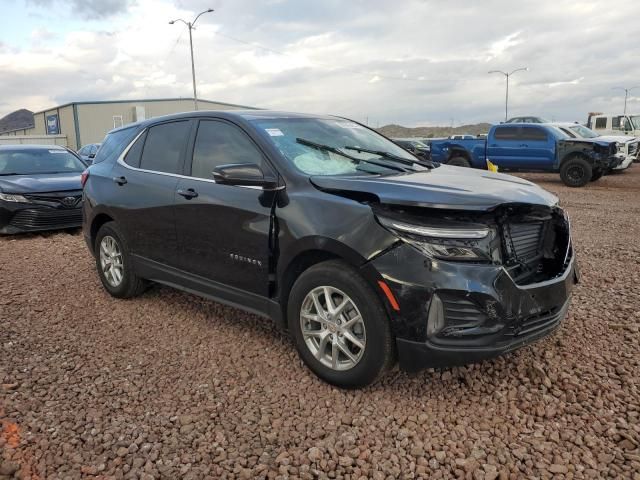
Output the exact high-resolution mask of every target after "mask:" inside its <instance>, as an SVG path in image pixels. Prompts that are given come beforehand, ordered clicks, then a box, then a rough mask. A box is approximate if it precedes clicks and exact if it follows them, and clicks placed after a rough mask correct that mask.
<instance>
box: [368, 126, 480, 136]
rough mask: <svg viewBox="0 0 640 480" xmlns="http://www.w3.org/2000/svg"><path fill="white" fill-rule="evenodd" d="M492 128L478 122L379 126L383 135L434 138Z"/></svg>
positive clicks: (478, 132)
mask: <svg viewBox="0 0 640 480" xmlns="http://www.w3.org/2000/svg"><path fill="white" fill-rule="evenodd" d="M489 128H491V124H490V123H476V124H473V125H462V126H460V127H415V128H409V127H403V126H402V125H393V124H392V125H385V126H384V127H380V128H378V131H379V132H380V133H382V134H383V135H386V136H387V137H391V138H410V137H414V138H434V137H436V138H437V137H448V136H449V135H456V134H457V135H460V134H464V133H466V134H469V135H478V134H480V133H487V132H488V131H489Z"/></svg>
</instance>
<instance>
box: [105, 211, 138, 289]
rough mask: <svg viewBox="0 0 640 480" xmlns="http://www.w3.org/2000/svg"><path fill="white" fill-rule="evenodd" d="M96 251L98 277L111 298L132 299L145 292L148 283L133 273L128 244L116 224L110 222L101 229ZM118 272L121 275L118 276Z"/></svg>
mask: <svg viewBox="0 0 640 480" xmlns="http://www.w3.org/2000/svg"><path fill="white" fill-rule="evenodd" d="M94 251H95V252H96V268H97V270H98V276H99V277H100V281H101V282H102V285H103V286H104V288H105V290H106V291H107V292H109V294H111V296H113V297H116V298H132V297H136V296H138V295H140V294H141V293H142V292H144V291H145V289H146V287H147V282H146V281H145V280H143V279H142V278H140V277H138V276H137V275H136V274H135V272H134V271H133V265H132V262H131V256H130V254H129V249H128V248H127V243H126V241H125V239H124V236H123V235H122V233H120V229H119V228H118V226H117V225H116V223H115V222H108V223H105V224H104V225H102V227H100V230H98V234H97V235H96V243H95V245H94ZM103 262H104V265H105V266H103ZM109 265H110V266H111V268H109V269H107V268H106V266H109ZM116 271H119V272H120V274H119V275H117V274H116Z"/></svg>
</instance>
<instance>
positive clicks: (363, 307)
mask: <svg viewBox="0 0 640 480" xmlns="http://www.w3.org/2000/svg"><path fill="white" fill-rule="evenodd" d="M287 314H288V320H289V328H290V329H291V331H292V333H293V337H294V340H295V343H296V348H297V349H298V353H299V354H300V357H301V358H302V360H303V361H304V362H305V364H306V365H307V366H308V367H309V368H310V369H311V370H312V371H313V372H314V373H315V374H316V375H318V376H319V377H320V378H322V379H323V380H325V381H327V382H329V383H332V384H334V385H337V386H339V387H344V388H358V387H363V386H365V385H369V384H371V383H373V382H375V381H376V380H377V379H378V378H379V377H380V376H381V375H382V374H383V373H384V372H385V371H386V370H387V369H388V368H389V367H390V366H391V364H392V362H393V359H394V355H393V353H394V350H393V337H392V335H391V331H390V326H389V319H388V315H387V312H386V311H385V309H384V307H383V305H382V303H381V301H380V299H379V298H378V296H377V295H376V294H375V292H374V291H373V290H372V288H371V287H370V286H369V284H368V283H366V282H365V280H364V279H363V278H362V277H361V276H360V274H359V273H358V272H357V271H356V270H355V269H353V268H352V267H351V266H349V265H348V264H346V263H344V262H342V261H334V260H332V261H328V262H323V263H320V264H317V265H314V266H313V267H311V268H309V269H308V270H306V271H305V272H304V273H303V274H302V275H300V277H299V278H298V280H297V281H296V283H295V284H294V286H293V288H292V289H291V294H290V295H289V305H288V312H287Z"/></svg>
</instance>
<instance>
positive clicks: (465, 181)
mask: <svg viewBox="0 0 640 480" xmlns="http://www.w3.org/2000/svg"><path fill="white" fill-rule="evenodd" d="M310 180H311V183H312V184H313V185H314V186H316V188H319V189H321V190H324V191H329V192H331V191H333V192H359V193H370V194H373V195H376V196H377V197H378V198H379V199H380V202H381V203H385V204H393V205H411V206H421V207H430V208H447V209H459V210H491V209H493V208H495V207H497V206H498V205H502V204H507V203H528V204H534V205H544V206H548V207H551V206H553V205H555V204H556V203H557V202H558V198H557V197H556V196H555V195H553V194H551V193H549V192H547V191H546V190H543V189H542V188H540V187H538V186H537V185H536V184H534V183H531V182H529V181H527V180H523V179H521V178H518V177H514V176H512V175H504V174H501V173H492V172H488V171H485V170H476V169H472V168H464V167H452V166H448V165H441V166H440V167H438V168H434V169H432V170H429V171H424V172H415V173H406V174H400V175H392V176H386V177H377V176H357V177H339V176H312V177H311V178H310Z"/></svg>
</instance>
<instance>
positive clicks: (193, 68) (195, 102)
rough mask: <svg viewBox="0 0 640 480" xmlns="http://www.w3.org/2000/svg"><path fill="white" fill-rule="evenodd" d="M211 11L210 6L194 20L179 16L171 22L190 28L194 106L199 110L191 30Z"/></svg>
mask: <svg viewBox="0 0 640 480" xmlns="http://www.w3.org/2000/svg"><path fill="white" fill-rule="evenodd" d="M210 12H213V8H209V9H207V10H205V11H203V12H200V13H199V14H198V15H196V18H194V19H193V21H191V22H185V21H184V20H182V19H181V18H177V19H175V20H171V21H170V22H169V25H173V24H174V23H176V22H182V23H184V24H185V25H186V26H187V28H188V29H189V47H190V48H191V77H192V79H193V107H194V110H198V94H197V93H196V67H195V64H194V63H193V37H192V35H191V31H192V30H193V29H194V27H195V25H196V22H197V21H198V19H199V18H200V16H201V15H204V14H205V13H210Z"/></svg>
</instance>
